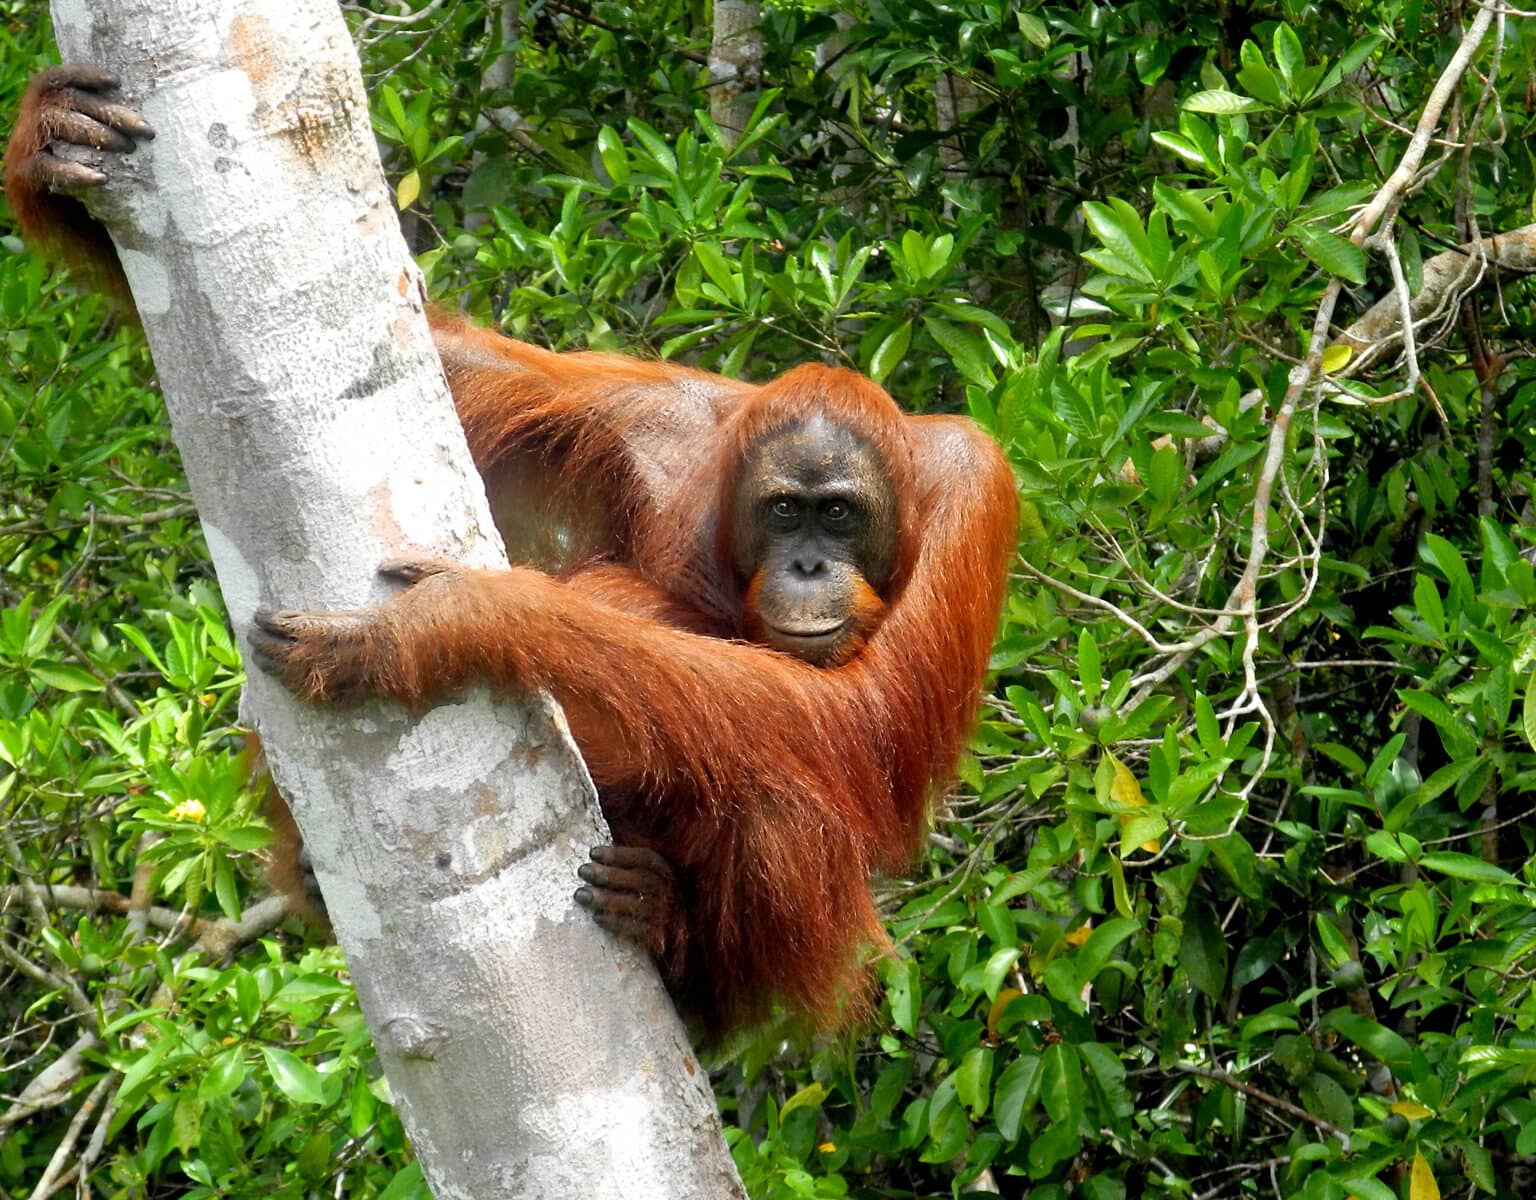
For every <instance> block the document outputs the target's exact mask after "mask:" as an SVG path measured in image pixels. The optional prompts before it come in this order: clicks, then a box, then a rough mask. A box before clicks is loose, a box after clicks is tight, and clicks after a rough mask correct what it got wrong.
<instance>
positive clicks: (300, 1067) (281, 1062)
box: [261, 1046, 325, 1104]
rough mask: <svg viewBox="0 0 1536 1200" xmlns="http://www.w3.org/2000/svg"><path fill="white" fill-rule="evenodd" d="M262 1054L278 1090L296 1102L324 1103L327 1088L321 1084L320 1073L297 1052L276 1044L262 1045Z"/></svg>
mask: <svg viewBox="0 0 1536 1200" xmlns="http://www.w3.org/2000/svg"><path fill="white" fill-rule="evenodd" d="M261 1055H262V1057H263V1058H265V1059H266V1060H267V1070H268V1071H269V1072H271V1075H272V1082H273V1083H275V1084H276V1085H277V1090H278V1091H280V1092H282V1093H283V1095H285V1096H287V1097H288V1099H290V1100H292V1101H293V1102H294V1103H295V1104H324V1103H325V1089H324V1088H323V1087H322V1086H321V1082H320V1073H319V1072H318V1071H316V1070H315V1068H314V1067H312V1066H310V1065H309V1064H308V1063H307V1062H305V1061H304V1060H303V1059H302V1058H300V1057H298V1055H296V1054H291V1053H289V1052H288V1051H287V1050H282V1049H279V1048H278V1047H276V1046H263V1047H261Z"/></svg>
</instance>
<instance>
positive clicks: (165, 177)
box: [53, 0, 740, 1200]
mask: <svg viewBox="0 0 1536 1200" xmlns="http://www.w3.org/2000/svg"><path fill="white" fill-rule="evenodd" d="M53 12H54V21H55V27H56V30H57V35H58V39H59V44H60V46H61V48H62V49H63V51H64V57H65V59H66V61H71V60H73V61H80V60H89V61H94V62H97V63H99V64H100V65H102V66H105V67H108V68H110V69H112V70H114V71H116V72H117V73H118V74H119V75H120V77H121V78H122V80H123V85H124V96H125V97H126V98H127V99H128V100H129V101H130V102H132V103H135V104H137V105H138V106H139V107H140V108H141V110H142V111H143V112H144V115H145V116H146V117H147V118H148V119H149V121H150V122H151V123H152V124H153V125H154V127H155V129H156V131H157V134H158V136H157V137H156V139H155V140H154V141H153V142H149V143H146V144H144V145H142V146H141V147H140V149H139V150H138V151H137V152H136V153H135V154H133V155H131V156H128V157H127V158H126V159H124V160H123V167H122V169H121V170H116V169H115V168H114V170H115V175H114V184H113V185H112V186H110V187H108V188H106V189H104V190H103V191H102V192H101V194H100V196H99V197H95V198H93V201H92V203H93V207H94V208H95V209H96V211H97V212H98V214H99V215H100V216H102V217H103V219H105V220H106V221H107V222H108V224H109V225H110V226H111V227H112V230H113V234H114V236H115V238H116V239H117V243H118V246H119V250H120V254H121V257H122V259H123V261H124V266H125V269H126V271H127V274H128V278H129V282H130V284H131V286H132V289H133V294H134V298H135V301H136V303H137V306H138V309H139V312H140V314H141V316H142V318H143V322H144V328H145V331H146V333H147V334H148V336H149V341H150V348H151V350H152V351H153V352H154V356H155V364H156V367H157V369H158V371H159V374H160V379H161V383H162V385H163V387H164V391H165V396H166V402H167V405H168V407H169V409H170V413H171V419H172V423H173V427H174V431H175V435H176V440H177V443H178V445H179V446H180V448H181V452H182V456H183V458H184V461H185V464H186V470H187V477H188V480H189V482H190V484H191V488H192V494H193V497H194V499H195V500H196V502H197V506H198V509H199V512H200V514H201V517H202V520H203V528H204V531H205V533H206V534H207V539H208V545H209V548H210V549H211V551H212V553H213V557H214V563H215V566H216V568H217V571H218V576H219V582H220V585H221V586H222V588H223V590H224V597H225V602H226V604H227V605H228V608H229V612H230V618H231V620H232V621H233V622H234V625H235V627H236V629H237V630H238V631H240V632H241V633H242V635H243V634H244V632H245V631H246V630H247V628H248V627H249V624H250V621H251V617H252V614H253V612H254V611H255V610H256V608H257V606H258V605H265V606H268V607H272V608H290V607H296V608H316V607H319V608H326V607H349V606H353V605H357V604H361V603H364V602H366V601H369V600H372V599H377V598H378V597H380V596H381V595H382V594H383V590H384V589H383V586H382V585H381V583H380V581H379V579H378V577H377V575H376V573H375V566H376V564H377V563H379V562H380V561H381V560H382V559H384V558H386V557H388V556H390V555H391V554H395V553H399V552H405V551H409V552H415V553H421V552H427V553H438V554H442V555H444V556H448V557H452V558H455V559H458V560H461V561H465V562H469V563H474V564H477V565H482V566H483V565H493V564H495V563H497V562H500V561H503V560H502V551H501V547H500V541H499V539H498V538H497V536H496V533H495V530H494V527H493V526H492V524H491V520H490V516H489V513H488V511H487V507H486V502H485V497H484V493H483V491H482V489H481V486H480V483H479V480H478V478H477V477H476V476H475V473H474V471H473V468H472V466H471V464H470V459H469V454H468V450H467V448H466V446H465V443H464V437H463V434H462V431H461V430H460V429H459V427H458V423H457V421H456V420H455V418H454V415H453V409H452V406H451V402H450V400H449V397H448V393H447V389H446V387H445V385H444V382H443V378H442V373H441V370H440V368H439V366H438V364H437V359H436V355H435V353H434V351H433V349H432V343H431V340H430V337H429V335H428V332H427V328H426V323H425V321H424V319H423V303H424V297H423V295H422V283H421V278H420V275H419V273H418V272H417V270H416V268H415V266H414V265H413V264H412V263H411V261H410V259H409V257H408V255H407V253H406V250H405V246H404V243H403V241H402V240H401V237H400V233H399V227H398V223H397V222H396V220H395V216H394V213H393V210H392V208H391V205H390V191H389V189H388V187H387V186H386V185H385V182H384V179H383V177H382V173H381V171H380V168H379V163H378V155H377V151H376V148H375V146H374V142H373V135H372V133H371V131H370V129H369V123H368V102H367V97H366V95H365V94H364V91H363V85H362V80H361V77H360V75H359V72H358V66H357V60H356V56H355V54H354V52H353V49H352V46H351V44H350V42H349V40H348V37H347V30H346V26H345V25H344V23H343V21H342V18H341V15H340V13H339V11H338V10H337V8H336V6H335V5H334V4H331V3H329V2H328V0H244V2H238V0H201V2H197V0H174V2H173V0H116V2H110V3H109V2H108V0H97V2H96V3H93V4H90V5H84V4H80V3H78V0H69V2H66V0H55V3H54V5H53ZM98 201H99V202H98ZM247 703H248V706H249V707H248V712H249V714H250V716H251V717H252V718H253V719H254V721H255V723H256V724H257V725H258V726H259V728H260V730H261V733H262V736H263V739H264V741H265V744H266V747H267V750H268V753H269V756H270V758H271V762H272V767H273V770H274V773H275V774H276V777H277V779H278V782H279V784H280V785H281V786H282V787H283V789H284V791H285V793H286V794H287V796H288V797H289V799H290V801H291V802H292V806H293V809H294V813H295V816H296V817H297V818H298V820H299V824H300V826H301V827H302V829H303V831H304V835H305V838H306V841H307V843H308V845H309V847H310V850H311V853H312V855H313V857H314V859H315V863H316V867H317V871H318V873H319V876H320V880H321V885H322V888H323V890H324V892H325V897H326V903H327V906H328V908H329V910H330V914H331V917H332V919H333V921H334V924H335V927H336V931H337V933H338V935H339V937H340V940H341V944H342V946H343V947H344V948H345V950H346V953H347V960H348V963H349V965H350V968H351V972H352V975H353V978H354V980H355V982H356V985H357V990H358V995H359V998H360V999H361V1002H362V1005H363V1011H364V1013H365V1014H366V1015H367V1018H368V1023H369V1027H370V1028H371V1029H372V1030H373V1034H374V1037H375V1041H376V1043H377V1045H378V1049H379V1053H380V1056H381V1058H382V1060H383V1062H384V1066H385V1070H386V1071H387V1073H388V1075H389V1079H390V1083H391V1085H392V1087H393V1089H394V1092H395V1095H396V1098H397V1103H398V1104H399V1107H400V1111H401V1115H402V1117H403V1118H404V1120H405V1123H406V1127H407V1129H408V1130H409V1132H410V1135H411V1139H412V1142H413V1144H414V1146H415V1148H416V1151H417V1153H418V1155H419V1157H420V1159H421V1162H422V1165H423V1168H424V1170H425V1173H426V1177H427V1180H428V1181H429V1183H430V1184H431V1186H432V1189H433V1191H434V1192H435V1193H436V1194H437V1195H439V1196H461V1197H476V1198H478V1197H491V1196H497V1197H501V1196H528V1197H539V1198H541V1200H542V1198H550V1200H559V1198H563V1197H577V1196H588V1195H600V1196H606V1195H621V1194H622V1195H625V1196H629V1197H652V1196H654V1197H658V1198H661V1197H666V1198H669V1200H671V1198H676V1197H700V1198H702V1197H710V1198H714V1197H721V1196H734V1195H740V1185H739V1183H738V1182H737V1181H736V1177H735V1172H734V1169H733V1168H732V1166H731V1163H730V1159H729V1157H728V1155H727V1153H726V1151H725V1147H724V1143H723V1141H722V1139H721V1138H720V1136H719V1121H718V1118H717V1116H716V1113H715V1108H714V1103H713V1098H712V1097H711V1095H710V1093H709V1089H708V1086H707V1083H706V1081H705V1077H704V1074H703V1072H702V1071H701V1070H700V1069H699V1067H698V1065H697V1063H696V1062H694V1060H693V1059H692V1057H691V1053H690V1051H689V1048H688V1045H687V1042H686V1039H685V1036H684V1033H683V1030H682V1029H681V1027H680V1025H679V1023H678V1021H677V1019H676V1017H675V1015H674V1014H673V1012H672V1009H671V1006H670V1004H669V1003H668V1001H667V998H666V995H665V993H664V992H663V990H662V988H661V986H660V984H659V982H658V981H657V978H656V975H655V973H654V971H652V970H651V969H650V967H649V965H648V964H647V962H646V961H645V960H644V959H643V957H642V956H640V955H639V954H638V953H637V952H636V951H635V950H633V949H631V948H629V947H627V946H624V945H620V944H617V943H616V942H615V941H614V940H613V939H611V938H609V937H608V936H606V935H604V934H603V933H601V932H600V931H599V930H598V929H597V928H596V927H595V926H594V925H593V924H592V923H591V922H590V919H589V918H588V917H587V916H586V915H585V914H584V913H581V912H580V911H578V910H577V909H576V908H575V906H574V904H573V902H572V900H571V893H572V890H573V888H574V886H575V882H576V880H575V867H576V865H577V863H578V862H579V861H581V860H582V859H583V858H584V857H585V852H586V849H587V848H588V847H589V846H590V845H591V844H592V842H593V841H594V840H595V839H597V838H598V837H599V836H600V819H599V818H598V816H597V810H596V808H595V803H594V800H593V796H592V791H591V786H590V783H589V782H588V781H587V779H586V776H585V772H584V770H583V769H582V767H581V763H580V760H579V759H578V758H577V757H576V754H575V752H574V748H573V746H572V744H571V742H570V739H569V736H568V734H567V732H566V730H565V727H564V723H563V722H562V721H560V720H559V719H558V717H555V718H553V719H552V716H551V712H550V710H549V708H548V706H547V705H546V706H542V707H538V706H527V705H523V704H514V703H511V702H508V701H506V700H498V699H495V698H493V697H491V696H490V695H488V694H486V693H485V692H483V691H481V692H475V693H471V694H469V695H466V696H464V697H462V698H460V699H458V700H456V701H454V702H452V703H448V704H444V705H442V706H440V707H439V708H437V709H434V710H432V711H430V712H427V713H425V714H422V715H420V716H419V717H413V716H412V715H411V714H408V713H406V712H404V711H401V710H400V709H398V708H391V707H389V706H387V705H384V704H382V703H373V704H369V705H366V706H363V707H361V708H358V709H356V710H352V711H349V712H328V711H321V710H318V709H301V708H300V707H299V706H298V705H296V704H295V703H294V702H293V701H292V700H291V699H290V698H289V697H288V696H287V695H286V694H285V693H283V692H282V691H281V689H279V688H278V687H277V686H276V685H275V684H274V683H272V682H271V681H269V680H268V679H266V678H264V677H263V676H262V675H261V674H260V673H259V672H253V673H252V677H251V680H250V684H249V687H248V691H247Z"/></svg>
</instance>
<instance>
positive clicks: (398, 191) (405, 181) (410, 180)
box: [395, 171, 421, 212]
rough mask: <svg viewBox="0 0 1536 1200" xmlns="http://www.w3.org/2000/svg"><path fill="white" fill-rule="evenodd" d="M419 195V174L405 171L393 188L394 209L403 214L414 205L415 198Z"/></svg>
mask: <svg viewBox="0 0 1536 1200" xmlns="http://www.w3.org/2000/svg"><path fill="white" fill-rule="evenodd" d="M419 195H421V173H420V172H419V171H407V172H406V173H405V175H404V176H402V177H401V180H400V182H399V183H398V184H397V185H396V186H395V207H396V208H398V209H399V210H400V211H401V212H404V211H405V210H406V209H408V208H410V206H411V205H413V204H415V203H416V197H417V196H419Z"/></svg>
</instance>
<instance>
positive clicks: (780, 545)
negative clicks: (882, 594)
mask: <svg viewBox="0 0 1536 1200" xmlns="http://www.w3.org/2000/svg"><path fill="white" fill-rule="evenodd" d="M731 535H732V536H731V545H732V547H733V550H734V560H735V567H736V571H737V574H738V577H739V578H740V579H741V580H742V581H743V582H745V583H747V584H748V585H749V587H748V609H749V612H748V623H749V633H750V634H751V635H752V636H753V637H754V638H755V639H756V640H758V641H761V642H763V643H764V644H766V645H769V646H772V647H774V648H775V649H777V650H782V651H784V652H785V653H786V654H793V655H794V656H795V657H797V658H803V659H805V660H806V661H807V662H810V663H814V664H816V665H818V666H820V665H828V664H831V663H834V662H838V661H841V660H842V659H843V658H844V657H845V656H846V651H847V649H848V647H849V644H850V639H853V638H859V639H862V637H863V636H864V635H865V634H867V632H868V625H869V624H870V621H871V620H872V619H873V618H875V617H876V615H877V614H878V612H879V609H880V604H879V600H878V593H879V591H880V590H881V589H882V588H883V587H884V586H885V584H886V583H888V582H889V580H890V578H891V574H892V572H893V571H894V570H895V568H896V495H895V491H894V489H893V488H892V486H891V480H890V477H889V475H888V474H887V472H886V470H885V467H884V464H883V463H882V462H881V460H880V456H879V454H878V453H876V451H875V449H874V448H873V447H872V446H870V445H869V444H868V443H867V442H864V441H862V440H860V439H859V438H858V437H857V436H855V435H854V434H852V433H850V432H849V431H848V430H847V429H845V428H843V427H842V426H841V425H838V424H837V423H835V422H833V421H829V420H827V419H826V418H825V417H822V416H815V417H812V418H811V419H809V420H808V421H805V422H803V423H801V424H798V425H791V426H787V427H785V428H782V429H778V430H775V431H774V432H772V433H769V434H768V435H767V436H765V437H764V438H762V439H761V440H760V441H758V442H757V443H756V444H755V445H754V446H752V447H751V449H749V450H748V452H747V454H746V457H745V460H744V461H743V463H742V472H741V478H740V480H739V482H738V484H737V488H736V496H735V500H734V503H733V504H732V508H731Z"/></svg>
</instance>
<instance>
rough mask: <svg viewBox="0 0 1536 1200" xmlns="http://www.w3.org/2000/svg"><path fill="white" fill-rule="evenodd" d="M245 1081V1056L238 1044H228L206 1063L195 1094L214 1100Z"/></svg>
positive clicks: (227, 1093)
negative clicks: (206, 1067)
mask: <svg viewBox="0 0 1536 1200" xmlns="http://www.w3.org/2000/svg"><path fill="white" fill-rule="evenodd" d="M244 1082H245V1056H244V1051H243V1049H242V1048H241V1047H240V1046H230V1047H229V1048H228V1049H226V1050H221V1051H220V1052H219V1053H218V1054H216V1055H215V1056H214V1059H213V1062H211V1063H209V1064H208V1070H207V1071H206V1072H204V1074H203V1078H202V1082H201V1083H199V1084H198V1085H197V1094H198V1095H199V1096H200V1097H201V1098H202V1099H204V1100H216V1099H218V1098H219V1097H220V1096H227V1095H229V1093H230V1092H232V1091H234V1090H235V1089H236V1088H237V1087H239V1086H240V1085H241V1084H242V1083H244Z"/></svg>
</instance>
